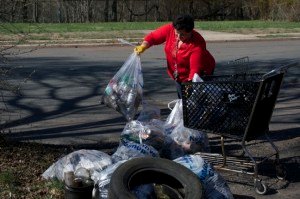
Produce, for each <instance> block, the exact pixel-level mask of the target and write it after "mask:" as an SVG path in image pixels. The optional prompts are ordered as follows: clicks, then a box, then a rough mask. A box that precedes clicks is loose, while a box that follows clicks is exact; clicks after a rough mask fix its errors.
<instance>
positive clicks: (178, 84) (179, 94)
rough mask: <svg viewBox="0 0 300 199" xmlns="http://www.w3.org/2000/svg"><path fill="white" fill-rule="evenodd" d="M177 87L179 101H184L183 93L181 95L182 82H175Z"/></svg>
mask: <svg viewBox="0 0 300 199" xmlns="http://www.w3.org/2000/svg"><path fill="white" fill-rule="evenodd" d="M175 85H176V90H177V95H178V99H182V93H181V87H182V86H181V82H176V81H175Z"/></svg>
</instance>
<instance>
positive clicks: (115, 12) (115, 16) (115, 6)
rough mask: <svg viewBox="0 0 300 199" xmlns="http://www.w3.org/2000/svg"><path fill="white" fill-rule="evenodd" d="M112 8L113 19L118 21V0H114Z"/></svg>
mask: <svg viewBox="0 0 300 199" xmlns="http://www.w3.org/2000/svg"><path fill="white" fill-rule="evenodd" d="M111 10H112V15H113V16H112V20H113V21H115V22H117V21H118V1H117V0H113V2H112V5H111Z"/></svg>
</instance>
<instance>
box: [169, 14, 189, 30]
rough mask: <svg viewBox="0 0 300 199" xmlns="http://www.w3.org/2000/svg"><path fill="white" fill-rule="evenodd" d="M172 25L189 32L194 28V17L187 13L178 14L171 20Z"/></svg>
mask: <svg viewBox="0 0 300 199" xmlns="http://www.w3.org/2000/svg"><path fill="white" fill-rule="evenodd" d="M173 26H174V28H175V29H176V30H185V31H186V32H191V31H192V30H193V29H194V18H193V17H192V16H191V15H188V14H185V15H178V16H177V17H176V18H175V19H174V21H173Z"/></svg>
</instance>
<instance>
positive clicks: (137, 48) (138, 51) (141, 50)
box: [134, 45, 147, 55]
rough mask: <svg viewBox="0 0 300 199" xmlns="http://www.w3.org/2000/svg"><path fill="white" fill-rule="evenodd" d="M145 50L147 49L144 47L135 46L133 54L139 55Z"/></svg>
mask: <svg viewBox="0 0 300 199" xmlns="http://www.w3.org/2000/svg"><path fill="white" fill-rule="evenodd" d="M146 49H147V47H146V46H144V45H140V46H136V47H135V48H134V52H135V53H136V54H138V55H140V54H142V53H143V52H144V51H145V50H146Z"/></svg>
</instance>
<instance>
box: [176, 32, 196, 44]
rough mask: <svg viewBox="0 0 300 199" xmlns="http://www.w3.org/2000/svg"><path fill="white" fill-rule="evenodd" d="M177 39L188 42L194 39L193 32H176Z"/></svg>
mask: <svg viewBox="0 0 300 199" xmlns="http://www.w3.org/2000/svg"><path fill="white" fill-rule="evenodd" d="M175 33H176V37H177V39H179V40H180V41H182V42H185V41H188V40H189V39H190V38H191V37H192V31H191V32H186V31H185V30H175Z"/></svg>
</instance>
